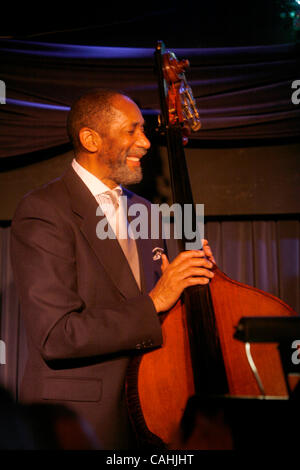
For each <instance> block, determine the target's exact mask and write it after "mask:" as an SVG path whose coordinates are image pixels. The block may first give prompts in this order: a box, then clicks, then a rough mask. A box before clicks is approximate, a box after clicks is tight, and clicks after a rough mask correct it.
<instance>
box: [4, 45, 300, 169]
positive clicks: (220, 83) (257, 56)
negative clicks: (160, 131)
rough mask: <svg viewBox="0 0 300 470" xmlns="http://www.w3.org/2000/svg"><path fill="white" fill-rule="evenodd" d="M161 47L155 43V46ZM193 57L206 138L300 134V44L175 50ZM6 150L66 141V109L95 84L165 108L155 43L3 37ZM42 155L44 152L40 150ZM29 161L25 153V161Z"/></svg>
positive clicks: (150, 108)
mask: <svg viewBox="0 0 300 470" xmlns="http://www.w3.org/2000/svg"><path fill="white" fill-rule="evenodd" d="M154 47H155V45H154ZM174 52H175V53H176V55H177V57H178V58H179V59H182V58H186V59H188V60H189V61H190V64H191V68H190V71H188V72H187V79H188V82H189V84H190V85H191V87H192V89H193V93H194V96H195V98H196V101H197V105H198V108H199V110H200V114H201V120H202V129H201V130H200V131H199V132H198V133H196V134H194V135H193V138H194V139H202V140H211V139H214V140H235V139H266V138H271V139H274V140H276V139H278V138H289V137H295V136H300V106H297V105H295V104H293V103H292V100H291V96H292V93H293V91H295V90H293V89H292V83H293V81H294V80H297V79H298V80H299V79H300V76H299V70H300V67H299V65H300V54H299V45H297V44H283V45H274V46H273V45H271V46H255V47H253V46H252V47H232V48H206V49H175V50H174ZM0 64H1V71H0V79H1V80H2V81H4V82H5V84H6V104H3V105H1V106H0V126H1V131H0V156H1V157H9V156H17V155H20V156H21V155H24V158H25V161H26V154H28V153H29V152H33V151H38V150H42V149H48V148H51V147H54V146H58V145H62V144H65V143H66V142H67V140H68V139H67V135H66V131H65V121H66V114H67V111H68V109H69V106H70V105H71V103H72V101H73V100H74V98H75V97H76V96H78V94H81V93H82V92H83V91H85V90H86V89H88V88H94V87H98V86H109V87H112V88H116V89H122V90H124V91H125V92H127V93H129V94H131V96H132V97H133V98H134V99H135V100H136V101H137V102H138V103H139V105H140V106H141V108H142V109H143V111H144V112H145V113H147V112H148V113H152V114H155V113H158V110H159V99H158V91H157V79H156V76H155V73H154V48H153V49H145V48H126V47H98V46H97V47H96V46H80V45H66V44H49V43H40V42H30V41H18V40H11V39H10V40H5V39H2V40H0ZM37 158H38V157H37ZM18 161H19V162H20V164H24V160H23V161H22V159H21V158H20V160H18Z"/></svg>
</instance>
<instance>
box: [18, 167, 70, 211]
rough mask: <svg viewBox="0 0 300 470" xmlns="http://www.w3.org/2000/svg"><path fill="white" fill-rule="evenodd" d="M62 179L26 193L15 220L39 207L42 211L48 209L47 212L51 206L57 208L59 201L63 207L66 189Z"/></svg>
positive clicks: (59, 178)
mask: <svg viewBox="0 0 300 470" xmlns="http://www.w3.org/2000/svg"><path fill="white" fill-rule="evenodd" d="M62 178H63V176H60V177H58V178H56V179H54V180H51V181H49V182H48V183H45V184H44V185H42V186H40V187H38V188H35V189H33V190H31V191H29V192H28V193H26V194H25V195H24V196H23V197H22V198H21V200H20V201H19V203H18V205H17V208H16V211H15V214H14V219H15V218H17V217H18V215H21V214H22V213H23V212H28V211H32V212H33V211H36V209H37V208H39V207H40V208H41V210H43V208H47V210H49V208H50V207H51V206H53V207H55V206H56V207H57V202H58V201H61V202H60V203H59V204H60V207H61V204H63V201H64V200H65V195H66V188H65V185H64V184H63V181H62Z"/></svg>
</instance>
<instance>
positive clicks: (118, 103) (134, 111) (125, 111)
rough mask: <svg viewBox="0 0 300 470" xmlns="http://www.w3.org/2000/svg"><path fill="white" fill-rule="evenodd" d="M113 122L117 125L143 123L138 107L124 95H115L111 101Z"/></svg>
mask: <svg viewBox="0 0 300 470" xmlns="http://www.w3.org/2000/svg"><path fill="white" fill-rule="evenodd" d="M112 106H113V108H114V119H113V122H114V123H115V124H116V125H118V126H127V125H135V126H136V125H143V124H144V118H143V116H142V113H141V111H140V109H139V107H138V106H137V105H136V104H135V103H134V102H133V101H132V100H131V99H130V98H127V97H126V96H117V97H116V98H115V99H114V101H113V102H112Z"/></svg>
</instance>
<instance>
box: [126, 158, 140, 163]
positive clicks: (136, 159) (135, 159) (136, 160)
mask: <svg viewBox="0 0 300 470" xmlns="http://www.w3.org/2000/svg"><path fill="white" fill-rule="evenodd" d="M127 160H132V161H133V162H138V161H139V160H140V159H139V158H137V157H127Z"/></svg>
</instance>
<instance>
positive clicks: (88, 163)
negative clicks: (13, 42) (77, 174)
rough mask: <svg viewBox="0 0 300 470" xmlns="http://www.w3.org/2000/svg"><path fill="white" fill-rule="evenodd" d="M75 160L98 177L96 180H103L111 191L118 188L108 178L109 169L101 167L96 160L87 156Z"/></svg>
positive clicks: (116, 184) (77, 157)
mask: <svg viewBox="0 0 300 470" xmlns="http://www.w3.org/2000/svg"><path fill="white" fill-rule="evenodd" d="M75 158H76V161H77V162H78V163H79V165H81V166H82V167H83V168H85V169H86V170H87V171H89V172H90V173H92V174H93V175H94V176H96V178H98V179H99V180H101V181H102V183H104V184H105V185H106V186H107V187H108V188H109V189H113V188H115V187H116V186H118V183H117V182H116V181H113V180H112V179H111V177H109V176H108V174H107V173H108V171H107V169H106V168H105V167H104V166H99V163H98V162H96V161H95V160H96V159H91V158H89V157H85V156H76V157H75Z"/></svg>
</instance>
